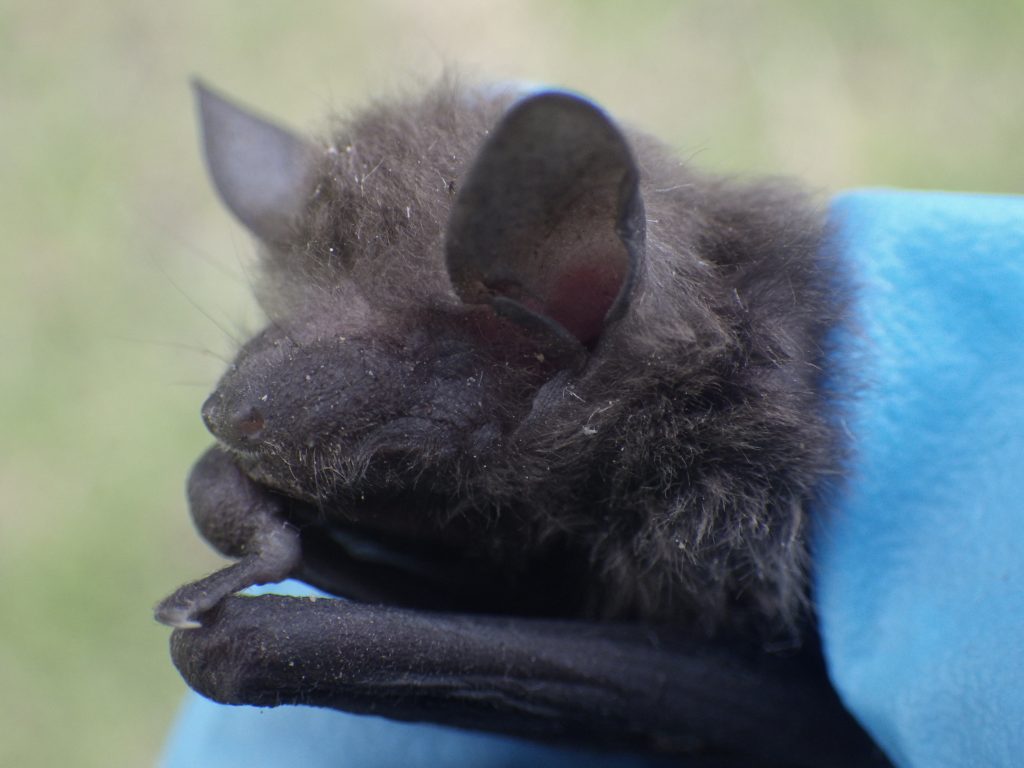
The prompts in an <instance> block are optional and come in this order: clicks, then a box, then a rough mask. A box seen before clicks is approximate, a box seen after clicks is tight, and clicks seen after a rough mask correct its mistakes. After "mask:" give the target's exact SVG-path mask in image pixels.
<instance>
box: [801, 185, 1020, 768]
mask: <svg viewBox="0 0 1024 768" xmlns="http://www.w3.org/2000/svg"><path fill="white" fill-rule="evenodd" d="M833 214H834V218H835V219H836V220H837V222H838V223H839V226H840V228H841V229H840V236H841V242H842V247H843V249H844V251H845V257H846V260H847V261H848V262H849V263H850V264H851V265H852V267H853V270H854V274H853V276H854V278H855V280H856V282H857V283H859V285H860V295H859V298H858V301H857V304H856V309H857V316H858V317H857V319H858V321H859V323H860V329H859V330H860V338H859V340H858V341H857V342H855V343H854V345H853V347H854V348H855V353H854V356H853V357H852V358H851V365H852V367H854V368H855V369H856V370H857V371H859V373H860V375H861V381H860V382H859V384H860V385H861V387H862V389H861V391H860V392H859V393H858V394H857V395H856V396H855V398H854V399H853V401H852V404H851V407H850V409H849V414H848V419H847V428H848V429H849V431H850V432H851V433H852V435H853V436H854V450H855V455H854V457H853V461H852V470H853V471H852V476H851V478H850V480H849V484H848V486H847V488H846V490H845V491H844V492H843V494H842V495H841V497H840V498H839V499H838V502H839V503H838V505H837V508H836V509H835V510H834V513H833V514H832V516H831V517H829V518H827V519H826V520H825V521H824V522H823V524H822V526H821V527H820V529H819V535H818V537H817V542H816V554H815V563H816V601H817V604H818V608H819V612H820V618H821V630H822V636H823V640H824V644H825V651H826V657H827V659H828V662H829V668H830V674H831V676H832V679H833V683H834V684H835V686H836V688H837V689H838V690H839V692H840V695H841V697H842V698H843V700H844V702H845V703H846V705H847V707H848V708H849V709H850V710H851V711H852V712H853V713H854V715H855V716H856V717H857V718H858V719H859V720H860V721H861V723H862V724H863V725H864V726H865V728H866V729H867V730H868V732H869V733H871V734H872V736H873V737H874V738H875V740H876V741H877V742H878V743H879V745H881V746H882V748H883V749H884V750H885V751H886V753H887V754H888V755H889V757H890V758H891V759H892V760H893V761H894V762H895V763H896V764H897V765H899V766H901V767H905V768H909V767H910V766H913V767H914V768H941V767H942V766H968V765H970V766H1011V765H1015V766H1018V765H1022V764H1024V490H1022V487H1021V485H1020V483H1021V482H1022V480H1024V198H1016V199H1015V198H1000V197H986V196H970V195H947V194H918V193H897V192H858V193H853V194H849V195H845V196H843V197H841V198H839V199H838V200H837V201H836V202H835V204H834V206H833Z"/></svg>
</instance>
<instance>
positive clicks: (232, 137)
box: [192, 80, 316, 245]
mask: <svg viewBox="0 0 1024 768" xmlns="http://www.w3.org/2000/svg"><path fill="white" fill-rule="evenodd" d="M192 87H193V90H194V92H195V96H196V107H197V111H198V112H199V123H200V126H201V127H202V132H203V149H204V154H205V156H206V166H207V169H208V170H209V172H210V178H211V179H212V180H213V185H214V186H215V187H216V188H217V192H218V193H219V194H220V197H221V199H222V200H223V201H224V204H225V205H226V206H227V207H228V208H229V209H230V210H231V212H232V213H233V214H235V216H236V217H237V218H238V220H239V221H241V222H242V224H244V225H245V226H246V227H247V228H248V229H249V231H250V232H252V233H253V234H254V235H256V236H257V237H258V238H260V239H261V240H263V241H264V242H266V243H268V244H271V245H274V244H278V243H283V242H285V241H287V240H288V239H289V236H290V235H291V228H292V226H293V225H294V223H295V220H296V219H297V218H298V216H299V214H300V213H301V211H302V208H303V206H304V205H305V203H306V197H307V194H308V192H309V187H310V182H311V177H312V170H313V161H314V159H315V157H316V155H315V150H314V148H313V146H312V144H310V143H309V142H308V141H306V140H305V139H304V138H302V137H300V136H297V135H296V134H294V133H292V132H291V131H289V130H287V129H285V128H282V127H281V126H279V125H277V124H276V123H273V122H271V121H270V120H267V119H266V118H263V117H260V116H258V115H256V114H255V113H253V112H251V111H250V110H248V109H245V108H243V107H241V106H239V105H237V104H235V103H233V102H232V101H229V100H228V99H226V98H224V97H223V96H221V95H219V94H217V93H215V92H214V91H212V90H210V89H209V88H208V87H206V86H205V85H203V83H201V82H199V81H198V80H194V81H193V83H192Z"/></svg>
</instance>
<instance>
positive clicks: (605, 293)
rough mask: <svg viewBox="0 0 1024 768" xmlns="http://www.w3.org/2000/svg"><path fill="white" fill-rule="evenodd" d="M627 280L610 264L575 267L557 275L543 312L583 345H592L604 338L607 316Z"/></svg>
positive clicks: (599, 263) (620, 271)
mask: <svg viewBox="0 0 1024 768" xmlns="http://www.w3.org/2000/svg"><path fill="white" fill-rule="evenodd" d="M624 278H625V275H624V274H623V272H622V270H621V269H618V268H616V266H615V265H613V264H609V263H607V262H604V263H601V262H599V261H598V262H594V263H588V264H582V265H578V266H574V267H573V268H571V269H568V270H566V271H565V272H563V273H562V274H560V275H558V277H557V278H556V280H555V281H554V285H553V286H552V289H551V292H550V293H549V294H548V297H547V301H546V302H545V306H544V309H543V310H542V311H543V313H544V314H545V315H547V316H548V317H550V318H551V319H552V320H554V321H556V322H558V323H559V324H560V325H561V326H562V327H563V328H565V329H566V330H567V331H569V333H571V334H572V335H573V336H575V337H576V338H577V339H579V340H580V342H581V343H582V344H584V345H590V344H592V343H594V342H595V341H597V338H598V336H600V335H601V329H602V328H603V327H604V318H605V315H607V314H608V310H609V309H610V308H611V306H612V302H614V301H615V298H616V296H618V295H619V289H620V288H621V287H622V281H623V279H624Z"/></svg>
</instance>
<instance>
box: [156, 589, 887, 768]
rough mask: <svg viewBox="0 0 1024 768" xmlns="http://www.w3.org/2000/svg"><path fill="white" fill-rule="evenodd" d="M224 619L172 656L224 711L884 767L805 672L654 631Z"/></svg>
mask: <svg viewBox="0 0 1024 768" xmlns="http://www.w3.org/2000/svg"><path fill="white" fill-rule="evenodd" d="M210 619H211V620H210V621H208V622H207V625H206V626H204V627H203V628H201V629H193V630H179V631H177V632H175V633H174V636H173V638H172V652H173V655H174V660H175V663H176V664H177V665H178V668H179V669H180V670H181V672H182V674H183V675H184V676H185V678H186V679H187V680H188V681H189V682H190V684H191V685H193V687H195V688H196V689H197V690H199V691H200V692H201V693H203V694H204V695H206V696H209V697H211V698H213V699H216V700H218V701H222V702H225V703H232V704H255V705H260V706H274V705H278V704H286V703H292V704H311V705H316V706H327V707H333V708H336V709H342V710H346V711H351V712H364V713H373V714H378V715H383V716H387V717H391V718H397V719H403V720H432V721H435V722H443V723H445V724H448V725H454V726H460V727H468V728H478V729H486V730H495V731H500V732H504V733H510V734H515V735H520V736H526V737H530V738H539V739H551V740H569V741H576V742H580V743H588V744H591V745H595V746H596V745H601V746H609V747H633V748H639V749H643V750H653V751H658V752H670V753H685V752H689V753H694V754H700V755H715V756H720V757H736V758H740V757H742V756H744V755H746V756H748V758H750V759H753V758H754V756H758V757H759V758H764V757H768V758H770V759H771V760H777V761H783V762H785V764H793V765H815V764H819V765H820V764H828V765H835V766H842V765H865V764H871V763H870V762H865V757H864V755H866V754H867V752H868V751H869V747H868V743H867V741H866V740H865V738H864V737H863V734H862V733H861V732H860V731H859V729H858V728H857V727H856V726H855V725H854V724H853V722H852V721H851V720H849V717H848V716H847V715H846V714H845V712H843V710H842V709H841V707H840V706H839V704H838V702H837V701H836V700H835V698H834V694H832V693H831V691H830V690H829V689H828V688H827V686H825V685H823V684H822V683H821V682H815V680H820V678H818V677H816V676H814V675H811V674H809V673H807V672H806V671H805V669H804V668H805V667H806V666H807V662H806V661H805V660H804V659H801V658H800V657H791V658H789V659H779V658H775V657H768V656H765V655H763V654H756V653H751V654H748V655H746V656H744V655H743V654H736V653H734V652H730V651H729V650H727V649H725V648H724V647H723V646H721V645H718V646H716V647H710V646H707V645H705V644H702V643H700V642H698V641H696V640H688V639H686V638H680V637H678V636H675V635H672V636H668V635H666V634H665V633H664V632H662V631H661V630H655V629H651V628H645V627H642V626H639V625H636V626H631V625H599V624H593V623H574V622H560V621H545V620H525V619H515V618H498V617H488V616H465V615H446V614H433V613H425V612H414V611H406V610H400V609H394V608H386V607H380V606H369V605H362V604H357V603H348V602H344V601H338V600H331V599H320V600H310V599H308V598H292V597H280V596H265V597H260V598H229V599H227V600H225V601H224V602H223V603H222V605H221V606H220V607H219V608H217V609H216V610H215V611H214V612H213V613H212V614H211V615H210ZM733 650H735V649H733ZM801 676H802V677H803V678H805V679H806V681H807V682H806V684H803V685H802V684H801V683H800V682H799V681H800V679H801ZM794 681H796V682H794Z"/></svg>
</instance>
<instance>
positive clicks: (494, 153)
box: [446, 92, 644, 348]
mask: <svg viewBox="0 0 1024 768" xmlns="http://www.w3.org/2000/svg"><path fill="white" fill-rule="evenodd" d="M638 175H639V174H638V171H637V166H636V162H635V161H634V159H633V154H632V152H631V151H630V148H629V145H628V144H627V142H626V139H625V137H624V136H623V135H622V133H621V132H620V131H619V129H618V128H617V127H616V126H615V124H614V123H613V122H612V121H611V119H610V118H609V117H608V116H607V115H606V114H605V113H604V112H603V111H601V110H600V109H598V108H597V107H595V106H594V105H593V104H592V103H590V102H589V101H586V100H584V99H581V98H579V97H577V96H573V95H570V94H567V93H562V92H548V93H541V94H539V95H536V96H533V97H531V98H527V99H525V100H523V101H521V102H519V103H518V104H517V105H516V106H514V107H513V108H512V109H511V110H510V111H509V112H508V114H507V115H506V116H505V117H504V119H503V120H502V121H501V122H500V123H499V124H498V126H497V127H496V128H495V129H494V131H493V133H492V135H491V136H490V138H489V139H488V141H487V142H486V143H485V144H484V146H483V148H482V149H481V150H480V154H479V155H478V156H477V158H476V161H475V163H474V164H473V166H472V168H471V170H470V172H469V174H468V176H467V178H466V180H465V182H464V183H463V184H462V187H461V189H460V191H459V194H458V197H457V198H456V200H455V204H454V208H453V210H452V214H451V219H450V220H449V224H448V232H447V240H446V253H447V261H448V272H449V275H450V276H451V280H452V285H453V286H454V288H455V291H456V293H457V294H458V295H459V296H460V298H462V300H463V301H466V302H468V303H473V304H479V303H489V304H491V305H492V306H493V307H494V308H495V310H496V311H498V312H499V313H501V314H503V315H506V316H509V317H512V318H514V319H517V320H519V321H521V322H524V323H528V324H536V323H542V324H543V325H545V326H547V327H549V328H551V329H553V330H555V331H557V332H558V333H559V334H560V335H561V336H563V337H566V336H568V337H571V338H573V339H575V340H576V341H577V342H578V343H580V344H582V345H583V346H585V347H588V348H592V347H593V346H594V345H595V344H596V343H597V341H598V339H599V338H600V337H601V334H602V332H603V331H604V329H605V328H606V327H607V326H608V324H609V323H612V322H614V321H615V320H617V319H619V318H620V317H621V316H622V315H623V314H625V311H626V308H627V307H628V305H629V300H630V295H631V293H632V288H633V284H634V282H635V280H636V274H637V272H638V269H639V261H640V259H641V258H642V254H643V244H644V212H643V203H642V201H641V199H640V194H639V189H638Z"/></svg>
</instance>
